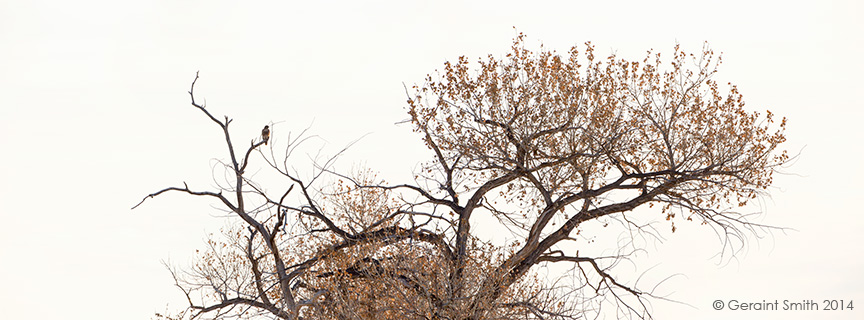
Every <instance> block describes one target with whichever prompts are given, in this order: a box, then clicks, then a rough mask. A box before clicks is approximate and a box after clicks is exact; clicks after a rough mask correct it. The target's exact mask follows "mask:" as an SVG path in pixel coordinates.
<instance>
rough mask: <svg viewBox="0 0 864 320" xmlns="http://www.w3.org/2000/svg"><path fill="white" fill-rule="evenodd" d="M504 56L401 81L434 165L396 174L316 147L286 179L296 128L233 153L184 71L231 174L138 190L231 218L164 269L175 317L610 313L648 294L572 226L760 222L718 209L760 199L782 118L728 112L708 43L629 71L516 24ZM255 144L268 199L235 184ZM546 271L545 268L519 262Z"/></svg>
mask: <svg viewBox="0 0 864 320" xmlns="http://www.w3.org/2000/svg"><path fill="white" fill-rule="evenodd" d="M511 49H512V50H511V51H510V52H509V53H508V54H507V55H506V56H505V57H503V58H500V59H499V58H496V57H494V56H492V55H489V56H488V57H487V58H485V59H480V60H479V61H477V67H476V68H474V69H472V67H471V65H472V64H471V63H470V62H469V61H468V60H467V59H466V58H465V57H460V58H459V59H458V60H457V61H456V62H452V63H451V62H447V63H445V65H444V69H443V71H442V72H439V73H438V74H437V75H436V76H434V77H433V76H432V75H429V76H427V78H426V81H425V83H424V84H422V85H415V86H412V87H411V88H410V89H409V90H406V93H407V94H408V101H407V103H408V113H409V115H410V122H411V124H412V125H413V128H414V130H415V131H416V132H417V133H419V135H420V136H421V137H422V139H423V141H424V142H425V144H426V146H427V147H428V148H429V149H430V150H431V152H432V154H433V157H432V159H433V160H431V161H429V162H427V163H425V164H424V165H423V167H422V169H421V171H420V172H418V173H416V179H415V181H413V182H411V183H404V184H388V183H386V182H385V181H383V180H381V179H379V178H377V177H376V175H375V174H374V172H372V171H371V170H365V169H360V170H357V171H356V172H354V173H352V174H340V173H337V172H335V171H333V170H331V168H332V160H333V159H332V158H331V159H329V160H328V161H325V162H323V163H319V164H318V165H317V167H316V168H317V169H316V171H315V172H313V174H312V178H311V179H308V181H304V180H303V179H300V178H299V174H297V173H296V172H292V170H291V166H290V165H289V158H290V155H291V153H292V152H293V150H295V148H296V147H297V146H298V145H299V144H301V143H302V142H303V141H304V139H303V138H302V137H303V135H302V134H301V135H300V137H299V138H295V139H294V140H290V139H289V140H290V141H289V142H288V144H287V147H286V149H285V150H286V152H285V155H284V156H282V157H277V156H275V153H274V152H272V150H273V149H272V148H273V145H274V143H270V148H271V152H270V153H269V154H267V153H265V152H263V151H262V150H261V148H262V145H263V144H264V141H263V140H261V139H257V140H255V141H257V142H255V141H253V143H252V144H251V145H250V147H249V148H248V149H247V150H246V151H245V153H243V154H237V153H235V150H234V145H233V142H232V138H231V136H230V134H229V130H228V125H229V124H230V123H231V120H230V119H229V118H228V117H225V119H224V120H220V119H217V118H215V117H214V116H213V115H212V114H211V113H210V112H209V111H208V110H207V109H205V108H204V106H202V105H200V104H198V103H197V102H196V101H195V96H194V93H193V91H194V86H195V81H193V82H192V90H190V91H189V94H190V96H191V98H192V105H193V106H195V107H196V108H198V109H200V110H201V111H202V112H203V113H204V114H205V115H206V116H207V117H209V118H210V119H211V120H212V121H213V122H214V123H216V124H218V125H219V126H220V127H221V128H222V130H223V132H224V138H225V141H226V144H227V147H228V150H229V156H230V161H228V162H227V163H226V170H227V172H228V173H229V175H230V176H231V177H232V185H231V186H226V187H223V188H222V190H219V191H217V192H213V191H197V190H192V189H190V188H189V187H188V186H187V185H186V184H185V183H184V186H183V187H171V188H166V189H163V190H161V191H158V192H156V193H154V194H151V195H149V196H147V197H145V200H146V199H147V198H148V197H154V196H157V195H159V194H162V193H165V192H168V191H179V192H184V193H187V194H190V195H196V196H205V197H210V198H214V199H217V200H218V201H219V202H220V203H221V205H222V206H224V208H225V209H226V210H227V211H229V212H231V213H232V214H233V215H236V216H237V217H239V218H240V221H241V223H239V224H237V225H236V226H235V227H234V228H229V229H228V230H226V232H225V237H224V238H222V239H221V240H211V241H210V242H209V249H208V250H207V251H206V252H205V253H203V254H202V256H201V257H200V259H199V262H198V263H197V264H196V266H195V267H194V268H193V269H192V270H188V271H187V272H185V273H179V272H175V271H172V274H173V275H174V279H175V282H176V284H177V286H178V287H179V288H180V289H181V290H182V291H183V292H184V294H186V296H187V298H188V300H189V305H190V306H189V309H188V310H187V313H185V315H186V316H192V317H198V316H209V317H212V318H231V317H237V318H254V317H257V316H264V317H271V318H272V317H275V318H282V319H301V318H302V319H369V318H379V319H571V318H578V317H580V316H584V315H585V314H584V313H586V312H587V313H591V312H596V309H593V305H592V302H593V301H596V300H598V299H599V300H604V299H605V300H612V301H615V302H616V304H615V306H616V309H617V311H619V314H620V315H622V316H625V317H633V316H637V317H640V318H644V317H650V313H649V312H648V311H649V310H648V308H647V306H646V305H645V304H644V299H645V298H646V297H649V296H651V292H646V291H642V290H640V289H639V288H636V287H633V286H631V285H627V281H623V280H619V279H617V278H616V277H614V276H613V275H612V267H613V266H615V265H616V263H617V262H618V261H620V260H621V259H625V258H626V254H625V253H622V252H623V251H620V250H619V251H617V252H619V254H615V255H611V256H592V255H586V254H584V251H583V253H582V254H580V251H579V249H580V246H582V244H583V243H584V240H582V239H581V238H580V237H581V236H583V235H584V233H589V232H592V231H591V230H586V229H584V227H585V226H586V225H587V224H588V223H589V222H592V221H600V220H602V219H608V218H615V219H616V220H617V221H621V222H622V223H621V226H622V227H623V228H625V231H627V232H628V234H630V235H634V234H636V235H641V234H646V233H647V234H651V230H650V229H646V226H645V225H643V224H639V223H637V222H635V221H634V220H633V219H632V218H633V217H634V216H635V215H637V214H640V215H645V214H651V213H650V212H657V211H659V213H660V217H665V218H666V220H670V221H671V223H672V232H674V231H675V230H676V226H675V224H674V222H675V220H677V219H676V216H678V215H681V217H684V218H686V220H695V221H697V222H700V223H703V224H708V225H711V226H713V227H714V228H715V230H717V231H719V232H720V233H719V234H720V235H721V237H724V238H727V237H730V236H734V237H740V236H741V235H742V233H743V232H745V231H748V230H755V228H759V227H760V225H757V224H754V223H752V222H750V221H749V220H748V219H747V216H746V215H743V214H741V213H738V212H736V211H735V209H736V208H739V207H743V206H746V205H747V204H748V203H749V202H750V201H751V200H753V199H755V198H757V197H758V196H759V195H762V194H765V189H766V188H767V187H769V186H770V185H771V183H772V174H773V173H774V172H775V171H776V169H777V168H778V166H780V165H782V164H784V163H786V162H787V161H788V156H787V154H786V152H785V151H779V149H778V146H779V145H780V144H781V143H783V142H784V140H785V136H784V134H783V132H784V131H783V130H784V128H785V123H786V120H785V118H784V119H783V120H782V121H781V122H780V123H779V125H775V124H774V117H773V115H772V113H771V112H770V111H769V112H767V114H766V115H765V116H764V117H763V116H760V115H759V113H756V112H748V111H746V110H745V109H744V101H743V98H742V95H741V94H740V93H739V92H738V90H737V88H736V87H735V86H734V85H731V84H730V88H729V91H728V93H726V94H723V93H721V90H720V89H719V86H718V84H717V82H716V81H714V80H713V76H714V75H715V73H716V72H717V66H718V65H719V64H720V59H719V58H716V59H715V58H714V54H713V52H712V51H711V50H710V49H708V47H707V45H706V46H705V47H704V48H703V50H702V52H701V53H700V54H699V55H694V54H686V53H685V52H683V51H682V50H680V49H679V47H678V46H676V47H675V50H674V54H673V56H672V58H671V63H670V66H669V67H668V68H667V69H666V70H663V69H662V67H663V65H662V63H661V59H660V54H659V53H658V54H654V53H652V52H651V51H649V52H648V55H647V56H646V58H645V59H644V60H642V61H641V62H636V61H627V60H624V59H619V58H618V57H616V56H615V55H611V56H609V57H607V58H606V59H605V60H602V61H601V60H599V59H595V56H594V47H593V46H592V45H591V44H590V43H586V44H585V50H584V52H579V50H578V48H577V47H576V46H574V47H573V48H571V49H570V50H569V52H567V54H565V55H559V54H558V53H556V52H554V51H548V50H544V49H541V50H540V52H537V53H535V52H532V51H530V50H528V49H526V48H525V47H524V36H523V35H521V34H520V35H519V36H517V37H516V38H515V39H514V43H513V46H512V48H511ZM582 59H584V60H585V61H584V62H583V61H582ZM583 63H584V65H583ZM197 79H198V77H197V75H196V78H195V80H196V81H197ZM276 136H277V137H278V134H276ZM271 142H273V141H272V139H271ZM256 152H257V153H256ZM253 153H256V156H255V157H256V158H257V157H260V158H263V159H264V160H266V162H267V164H268V165H269V167H270V168H272V172H273V173H274V174H277V175H279V176H282V177H286V178H287V181H289V182H290V183H289V184H287V185H285V186H283V187H282V189H281V190H284V191H280V192H279V193H277V194H273V193H270V192H268V191H267V190H266V189H265V188H262V187H261V186H260V185H259V184H258V183H256V182H255V181H252V180H250V179H249V176H248V175H247V173H246V171H245V170H246V168H247V165H248V164H249V161H250V157H252V155H253ZM253 159H254V158H253ZM324 177H331V180H329V181H323V180H325V178H324ZM322 181H323V182H322ZM295 190H296V191H295ZM292 192H293V194H292ZM143 201H144V200H142V203H143ZM139 205H140V203H139ZM136 207H137V206H136ZM637 208H646V209H645V210H640V211H639V213H637V212H635V211H634V209H637ZM647 208H654V209H647ZM655 214H656V213H655ZM478 217H484V218H490V217H491V218H494V220H495V221H497V222H496V223H495V224H494V225H487V226H484V228H493V229H494V228H498V229H496V230H501V231H503V232H504V233H505V234H507V238H508V240H509V241H508V242H507V243H495V242H493V241H490V240H488V239H481V238H479V237H478V235H477V227H476V226H474V225H472V222H476V221H477V219H478ZM472 218H473V219H472ZM594 231H595V232H603V231H602V230H594ZM613 249H615V248H613ZM722 250H726V248H725V247H724V249H722ZM560 264H565V265H566V266H567V268H566V269H567V270H568V271H567V273H565V276H564V277H563V278H557V280H555V279H552V280H550V279H547V278H544V277H541V276H540V275H539V273H537V272H536V271H537V270H539V269H541V268H544V267H548V266H551V265H560ZM562 280H564V281H562ZM610 297H611V298H610ZM193 298H195V299H194V301H193ZM197 301H201V302H197Z"/></svg>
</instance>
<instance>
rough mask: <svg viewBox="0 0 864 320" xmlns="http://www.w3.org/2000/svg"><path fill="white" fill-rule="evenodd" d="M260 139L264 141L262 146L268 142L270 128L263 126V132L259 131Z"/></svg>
mask: <svg viewBox="0 0 864 320" xmlns="http://www.w3.org/2000/svg"><path fill="white" fill-rule="evenodd" d="M261 139H262V140H264V144H267V141H268V140H270V126H264V130H261Z"/></svg>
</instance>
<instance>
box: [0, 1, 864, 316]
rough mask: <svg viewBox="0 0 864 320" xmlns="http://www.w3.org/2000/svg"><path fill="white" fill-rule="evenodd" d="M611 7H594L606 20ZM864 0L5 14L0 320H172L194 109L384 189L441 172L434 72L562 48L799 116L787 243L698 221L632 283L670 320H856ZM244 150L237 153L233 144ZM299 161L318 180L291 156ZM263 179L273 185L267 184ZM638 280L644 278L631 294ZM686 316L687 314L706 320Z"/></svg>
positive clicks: (773, 218)
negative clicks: (431, 163)
mask: <svg viewBox="0 0 864 320" xmlns="http://www.w3.org/2000/svg"><path fill="white" fill-rule="evenodd" d="M601 3H603V4H601ZM862 16H864V6H862V4H861V3H859V2H856V1H851V0H850V1H809V2H797V1H778V2H774V3H768V2H759V3H755V1H722V2H720V1H717V2H711V4H696V2H694V1H677V2H668V1H651V2H643V1H633V2H627V1H614V2H613V1H610V2H608V3H605V2H603V1H572V2H550V1H542V2H541V1H537V2H529V1H518V2H509V1H494V2H483V3H475V4H463V3H460V2H449V1H434V2H432V1H427V2H417V3H411V2H409V1H374V2H372V1H366V2H364V3H363V4H360V2H359V1H356V2H355V1H345V2H342V3H322V4H317V3H315V4H313V3H312V1H306V2H304V3H303V4H295V3H291V4H284V3H283V2H281V1H280V2H274V3H260V2H259V1H138V2H135V3H134V4H121V1H9V0H2V1H0V150H2V152H3V154H5V156H3V157H2V160H0V161H2V162H0V181H2V182H3V183H2V186H0V310H3V318H6V319H25V318H42V319H49V318H51V319H85V318H86V319H116V318H126V319H149V318H150V317H151V316H152V314H153V313H154V312H157V311H158V312H161V311H165V310H166V304H169V303H170V306H169V309H170V310H174V309H177V308H181V307H183V306H184V305H183V299H182V295H181V294H180V293H179V291H178V290H176V288H174V287H173V286H172V284H173V283H172V280H171V278H170V275H169V274H168V273H167V272H166V271H165V269H164V268H163V266H162V265H161V264H160V260H163V259H166V260H167V259H171V261H172V262H174V263H176V264H177V265H179V266H183V265H186V264H188V263H189V258H191V257H192V255H193V254H194V250H195V248H203V239H204V238H205V236H206V234H207V233H209V232H218V230H219V227H220V226H221V225H223V224H224V222H225V221H224V219H220V218H215V217H214V215H216V214H217V213H216V211H214V210H213V209H211V207H210V205H211V203H212V202H211V201H209V200H206V199H198V198H191V197H188V196H183V195H180V194H170V195H165V196H163V197H160V198H156V199H152V200H149V201H148V202H147V203H145V204H144V205H143V206H142V207H141V208H139V209H136V210H134V211H130V210H129V208H130V207H131V206H132V205H134V204H135V203H137V202H138V201H139V200H140V199H141V198H142V197H143V196H144V195H146V194H148V193H151V192H153V191H156V190H158V189H161V188H163V187H167V186H175V185H180V184H181V183H182V181H186V182H188V183H189V184H190V186H191V187H194V188H198V189H206V188H210V187H211V186H212V185H213V182H212V179H211V170H210V165H211V159H212V158H222V159H224V158H225V156H226V155H227V154H226V151H225V149H224V146H223V141H222V140H221V137H220V132H219V129H218V128H217V127H216V126H215V124H213V123H212V122H210V121H209V120H207V119H206V118H204V116H203V115H202V114H201V113H200V111H198V110H196V109H194V108H193V107H191V106H190V105H189V98H188V95H187V94H186V91H187V90H188V89H189V84H190V82H191V80H192V79H193V77H194V74H195V71H197V70H200V71H201V80H200V81H199V85H198V87H197V89H198V91H197V93H198V95H197V96H198V97H199V98H200V99H202V101H203V99H205V98H206V100H207V105H208V109H209V110H210V111H211V112H213V113H215V115H217V116H220V115H229V116H231V117H233V118H234V119H235V121H234V122H233V123H232V128H233V134H234V136H235V139H237V141H245V140H244V139H252V138H253V137H255V136H256V135H257V134H258V132H259V130H260V128H261V127H262V126H263V125H264V124H266V123H268V122H270V121H274V122H279V121H284V122H282V123H279V124H277V126H276V127H275V128H274V135H275V139H277V140H278V139H282V141H283V142H284V139H285V136H284V135H285V134H287V131H293V132H295V133H296V132H299V131H300V130H301V129H303V128H305V127H306V126H308V125H309V124H310V123H313V120H314V124H313V127H312V132H313V133H315V134H318V135H319V136H321V137H322V138H324V139H326V141H327V147H326V148H325V152H329V153H333V152H335V151H337V150H338V149H340V148H341V147H342V146H344V145H345V144H347V143H349V142H351V141H353V140H355V139H357V138H359V137H361V136H363V135H364V134H367V133H369V135H368V136H366V137H365V138H363V139H362V140H361V141H360V142H359V143H358V144H357V145H355V146H354V147H353V148H352V149H351V150H350V151H349V152H348V154H347V155H346V157H345V158H343V160H342V161H341V162H340V168H343V169H347V168H350V167H351V166H352V165H353V164H355V163H359V162H365V163H366V165H367V166H369V167H372V168H373V169H377V170H379V171H381V172H382V176H383V177H385V178H387V179H388V180H389V181H393V182H404V181H407V180H406V179H408V177H409V176H410V173H411V171H412V170H413V169H414V168H415V166H416V164H417V163H418V162H419V161H423V160H426V159H429V157H430V154H429V153H428V152H426V151H425V149H424V147H423V146H422V143H421V142H420V139H419V138H418V137H416V136H414V135H413V134H412V133H411V130H410V128H409V127H408V126H405V125H401V126H396V125H394V123H395V122H398V121H400V120H402V119H404V118H405V117H406V115H405V113H404V106H405V103H404V101H405V95H404V91H403V88H402V82H405V83H407V84H409V85H410V84H412V83H415V82H421V81H422V79H423V77H424V76H425V75H426V74H427V73H430V72H432V71H433V70H434V69H436V68H440V67H441V66H442V63H443V62H444V61H445V60H448V59H450V60H452V59H455V58H456V57H457V56H459V55H466V56H467V57H469V58H472V59H473V58H476V57H478V56H485V55H486V54H488V53H493V54H496V55H499V56H500V55H501V54H504V53H505V52H506V51H507V50H508V48H509V45H510V43H511V39H512V37H513V36H514V35H515V32H514V30H513V28H512V27H513V26H516V27H517V28H518V30H519V31H521V32H524V33H526V34H527V35H528V45H529V47H531V48H534V49H537V48H538V47H539V44H540V43H541V42H542V43H543V44H545V46H546V47H548V48H553V49H557V50H559V51H565V50H566V49H568V48H569V47H570V46H571V45H573V44H581V43H583V42H585V41H588V40H591V41H593V42H594V43H595V44H596V47H597V51H598V53H599V54H606V53H610V52H611V51H612V50H617V53H618V55H619V56H620V57H624V58H629V59H641V58H642V57H643V55H644V52H645V50H647V49H649V48H654V49H656V50H659V51H660V52H667V53H668V52H669V51H670V50H671V48H672V46H673V45H674V44H675V43H676V42H678V43H680V44H681V45H682V46H683V47H684V48H685V49H686V50H688V51H697V50H699V48H701V43H702V41H705V40H707V41H709V42H710V44H711V46H712V48H714V49H715V50H717V51H722V52H724V64H723V65H722V66H721V69H720V75H719V77H720V79H721V80H722V81H721V83H723V81H726V80H729V81H733V82H734V83H736V84H738V86H739V88H740V89H741V91H742V92H743V94H744V96H745V99H746V101H747V106H748V107H749V108H751V109H753V110H762V111H764V110H765V109H771V110H772V111H773V112H775V113H776V114H778V115H781V116H786V117H788V118H789V127H788V138H789V142H788V144H786V147H787V148H788V149H789V150H790V151H791V152H792V153H796V152H798V151H801V152H802V153H801V156H800V158H799V160H798V161H797V162H796V163H795V165H794V166H792V167H791V168H789V169H788V170H787V171H789V172H790V173H794V175H787V176H780V177H777V178H776V179H775V182H776V186H777V187H778V188H776V189H774V190H771V193H772V198H770V199H766V203H765V205H764V207H763V208H764V210H765V211H766V214H765V215H763V216H762V217H761V218H760V220H758V221H760V222H763V223H768V224H772V225H777V226H784V227H789V228H794V229H796V231H791V232H788V233H786V234H783V233H775V234H774V235H773V236H769V237H766V238H763V239H761V240H758V241H755V240H754V242H751V245H750V246H749V247H748V249H747V250H746V251H744V252H741V253H739V255H738V256H737V259H735V260H733V261H731V262H729V263H728V264H723V265H718V264H717V262H716V260H712V259H711V258H712V256H713V255H714V254H715V253H716V252H717V250H719V249H720V245H719V243H718V242H717V238H716V236H714V234H713V233H710V231H708V229H706V228H704V227H699V226H696V225H695V224H682V225H679V231H678V232H676V233H675V234H674V235H671V236H669V237H668V241H667V242H664V243H662V244H656V245H652V246H651V247H650V252H649V255H648V257H647V258H646V260H645V261H646V262H645V264H642V265H639V269H637V272H640V273H641V272H644V271H646V270H648V268H650V267H655V268H654V269H651V270H650V272H649V273H648V275H649V276H651V277H656V278H663V277H665V276H668V275H672V274H675V273H681V274H684V275H685V277H675V278H673V279H672V280H670V282H668V283H667V284H666V285H665V287H664V289H665V290H664V291H663V292H666V293H669V292H672V291H674V292H675V293H674V294H673V295H671V296H670V298H672V299H675V300H679V301H683V302H686V303H689V304H690V305H692V306H693V307H689V306H684V305H678V304H674V303H667V302H662V301H655V302H654V303H653V306H654V315H655V316H656V317H657V318H659V319H693V318H698V319H726V318H728V317H732V316H734V317H736V318H739V319H810V318H824V319H862V318H864V276H862V273H861V272H862V270H864V258H862V255H861V253H862V250H861V249H860V245H861V244H862V243H864V236H862V234H864V233H862V231H861V230H864V210H862V208H861V206H860V204H859V202H858V201H857V200H858V198H859V197H860V195H861V194H862V191H864V188H862V185H861V181H862V180H864V173H862V166H861V164H862V160H861V159H862V158H864V151H862V149H861V145H862V144H861V142H860V141H859V140H860V139H861V138H862V137H864V135H862V134H861V133H860V132H861V131H860V128H861V124H860V119H861V118H862V116H864V111H862V110H864V108H862V107H864V103H862V100H861V99H860V97H859V95H858V94H859V93H860V92H861V88H862V87H864V81H862V78H861V74H862V72H864V63H862V60H861V57H862V56H864V41H862V34H864V23H862V22H861V21H862V19H861V17H862ZM243 144H244V143H241V145H243ZM298 159H299V160H300V162H298V163H297V165H298V167H304V166H308V161H306V163H304V161H305V160H304V159H303V158H298ZM261 175H262V176H263V175H266V174H265V173H264V172H263V171H262V173H261ZM626 280H631V279H626ZM716 299H723V300H724V301H728V300H729V299H739V300H742V301H757V302H758V301H761V300H763V299H765V300H769V301H773V300H775V299H778V300H780V301H782V300H783V299H789V300H793V301H800V300H803V299H813V300H815V301H817V302H819V303H820V304H821V302H822V300H824V299H844V300H846V301H848V300H854V302H855V303H856V304H855V306H856V308H855V309H854V310H853V311H848V310H847V311H834V312H827V311H810V312H804V311H799V312H791V311H787V312H782V311H762V312H758V311H749V312H745V311H738V312H732V311H715V310H713V309H712V308H711V303H712V302H713V301H714V300H716ZM694 307H695V308H694Z"/></svg>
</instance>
